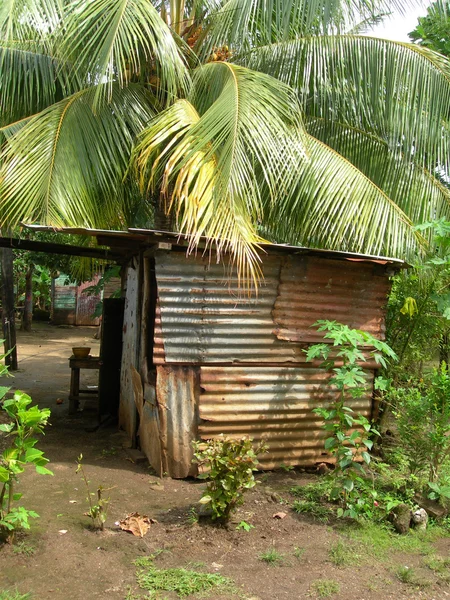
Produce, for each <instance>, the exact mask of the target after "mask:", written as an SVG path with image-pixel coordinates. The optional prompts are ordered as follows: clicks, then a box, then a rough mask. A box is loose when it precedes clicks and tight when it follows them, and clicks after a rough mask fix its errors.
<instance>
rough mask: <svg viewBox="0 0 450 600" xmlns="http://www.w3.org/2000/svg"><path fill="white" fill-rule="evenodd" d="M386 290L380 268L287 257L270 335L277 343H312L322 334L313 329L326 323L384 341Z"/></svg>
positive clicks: (368, 264) (387, 284)
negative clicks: (283, 341)
mask: <svg viewBox="0 0 450 600" xmlns="http://www.w3.org/2000/svg"><path fill="white" fill-rule="evenodd" d="M389 289H390V283H389V280H388V278H387V276H386V275H385V273H384V269H383V267H379V266H378V265H374V264H373V263H365V262H355V261H348V260H343V261H336V260H330V259H321V258H316V257H295V256H293V257H289V258H287V259H286V261H285V263H284V265H283V267H282V269H281V274H280V285H279V289H278V296H277V299H276V302H275V306H274V309H273V311H272V316H273V320H274V323H275V325H276V327H275V328H274V333H275V335H276V336H277V337H278V338H279V339H281V340H287V341H291V342H308V343H315V342H318V341H321V340H322V339H323V334H322V333H319V332H317V331H316V330H314V329H311V325H312V324H313V323H315V322H316V321H317V320H319V319H329V320H336V321H339V322H341V323H344V324H346V325H348V326H349V327H352V328H356V329H364V330H365V331H368V332H369V333H371V334H372V335H373V336H375V337H376V338H378V339H384V310H383V307H384V305H385V304H386V301H387V294H388V291H389Z"/></svg>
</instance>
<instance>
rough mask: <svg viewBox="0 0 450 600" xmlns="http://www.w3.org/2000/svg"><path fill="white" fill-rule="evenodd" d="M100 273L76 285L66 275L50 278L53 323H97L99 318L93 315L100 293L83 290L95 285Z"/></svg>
mask: <svg viewBox="0 0 450 600" xmlns="http://www.w3.org/2000/svg"><path fill="white" fill-rule="evenodd" d="M99 279H100V275H95V276H94V278H93V279H92V281H86V282H85V283H81V284H79V285H77V284H76V283H71V282H70V281H69V279H68V276H67V275H64V274H62V275H60V276H59V277H57V278H56V279H53V280H52V291H51V293H52V310H51V320H52V323H53V324H54V325H98V324H99V319H98V318H97V317H93V316H92V315H93V313H94V311H95V308H96V306H97V304H98V303H99V302H100V300H101V296H100V295H88V294H86V293H85V292H84V290H85V289H86V288H88V287H90V286H92V285H96V284H97V283H98V280H99Z"/></svg>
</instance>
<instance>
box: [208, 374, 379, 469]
mask: <svg viewBox="0 0 450 600" xmlns="http://www.w3.org/2000/svg"><path fill="white" fill-rule="evenodd" d="M329 377H330V374H329V373H327V372H326V371H324V370H323V369H316V368H308V367H301V368H298V367H280V366H279V367H264V366H261V367H256V366H255V367H253V366H249V367H219V366H214V367H209V366H203V367H201V369H200V389H201V393H200V419H201V421H200V426H199V434H200V436H201V438H203V439H208V438H212V437H215V436H218V435H220V434H224V435H226V436H235V437H242V436H249V437H252V438H253V439H255V440H260V439H265V440H266V442H267V444H268V446H269V452H268V453H267V454H264V455H262V456H261V457H260V458H261V464H262V466H263V467H264V468H266V469H269V468H270V469H271V468H275V467H277V466H280V464H285V465H298V464H301V465H304V464H313V463H316V462H318V461H321V460H330V456H329V455H328V454H327V453H326V452H325V450H324V447H323V443H324V437H326V433H325V432H324V431H323V430H322V429H321V427H320V426H321V424H322V420H321V419H320V417H318V416H317V415H315V414H314V413H313V412H312V411H313V409H314V408H316V407H318V406H323V405H324V404H327V403H328V402H331V401H332V400H333V398H334V394H333V392H332V390H331V389H330V386H329V384H328V380H329ZM367 379H368V391H367V393H366V395H365V396H364V397H363V398H361V399H357V400H355V399H351V398H349V399H348V401H347V404H348V405H349V406H351V408H353V409H354V410H355V412H358V413H359V414H363V415H365V416H367V417H369V416H370V411H371V406H372V399H371V391H372V383H373V373H372V372H370V371H369V372H367Z"/></svg>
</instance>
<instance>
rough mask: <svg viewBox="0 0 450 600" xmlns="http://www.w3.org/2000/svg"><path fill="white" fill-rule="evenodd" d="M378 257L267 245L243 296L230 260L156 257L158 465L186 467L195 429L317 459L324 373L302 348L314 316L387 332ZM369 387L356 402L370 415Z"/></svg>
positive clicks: (268, 462)
mask: <svg viewBox="0 0 450 600" xmlns="http://www.w3.org/2000/svg"><path fill="white" fill-rule="evenodd" d="M385 268H386V267H385V266H383V265H381V264H377V263H376V261H357V260H345V259H342V260H332V259H330V258H327V257H323V258H322V257H316V256H308V255H306V256H305V255H299V256H282V255H270V256H265V257H264V261H263V270H264V278H265V280H264V282H263V284H262V285H261V287H260V289H259V294H258V297H257V299H255V298H253V299H252V300H248V299H247V298H246V297H243V296H242V292H241V290H240V289H239V287H238V282H237V279H236V278H234V279H233V278H231V280H230V279H229V277H228V271H227V266H225V267H224V266H223V265H221V264H220V265H218V264H214V263H210V262H209V260H208V258H204V257H196V258H186V256H185V254H184V253H178V252H159V253H157V254H156V256H155V270H156V281H157V296H158V297H157V305H156V318H155V332H154V347H153V363H154V364H155V365H156V369H157V373H156V402H157V405H158V410H159V431H160V438H161V450H162V462H163V464H164V466H163V468H164V470H165V471H167V472H168V473H169V474H170V475H172V476H174V477H185V476H187V475H188V474H191V473H192V467H191V465H190V460H191V456H192V450H191V448H190V443H191V441H192V439H195V437H196V435H199V436H200V437H203V438H208V437H211V436H216V435H220V434H221V433H223V434H225V435H230V436H233V435H234V436H242V435H249V436H251V437H254V438H255V439H259V438H262V437H264V438H265V439H266V440H267V442H268V445H269V449H270V450H269V453H268V454H267V455H265V456H264V457H263V458H262V460H263V465H264V467H265V468H273V467H276V466H279V465H280V464H283V463H284V464H293V465H294V464H308V463H314V462H317V461H320V460H323V459H324V450H323V436H324V432H323V430H322V429H321V428H320V425H321V422H320V419H318V418H317V416H316V415H315V414H314V413H313V412H312V410H313V408H315V407H316V406H317V405H318V404H319V403H324V402H325V403H326V402H329V401H330V400H331V399H332V393H331V392H330V388H329V385H328V383H327V382H328V378H329V374H328V373H326V372H325V371H323V370H322V369H320V368H317V367H318V365H317V364H310V363H306V362H305V354H304V352H303V349H304V348H305V347H306V346H307V345H308V344H309V343H314V342H316V341H318V340H321V339H322V337H321V335H320V334H318V333H317V332H316V331H315V330H314V329H311V325H312V324H313V323H314V322H315V321H316V320H318V319H330V320H332V319H335V320H338V321H341V322H343V323H346V324H348V325H349V326H351V327H356V328H359V329H365V330H367V331H370V332H371V333H372V334H373V335H375V336H376V337H378V338H383V337H384V328H383V308H382V307H383V304H384V303H385V301H386V296H387V293H388V290H389V281H388V277H387V275H386V272H385ZM367 367H368V369H369V370H368V371H367V377H368V380H369V382H370V383H369V391H368V393H367V395H366V396H365V397H364V398H362V399H360V400H358V401H353V405H354V408H355V409H356V410H357V411H358V412H360V413H362V414H365V415H366V416H369V415H370V412H371V407H372V397H371V382H372V380H373V371H371V370H370V369H373V364H369V363H368V364H367Z"/></svg>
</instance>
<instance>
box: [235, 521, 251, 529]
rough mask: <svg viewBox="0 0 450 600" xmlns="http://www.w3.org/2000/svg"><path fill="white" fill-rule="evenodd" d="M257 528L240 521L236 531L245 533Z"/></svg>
mask: <svg viewBox="0 0 450 600" xmlns="http://www.w3.org/2000/svg"><path fill="white" fill-rule="evenodd" d="M254 528H255V526H254V525H251V524H250V523H247V521H240V522H239V523H238V524H237V525H236V529H237V531H240V530H243V531H251V530H252V529H254Z"/></svg>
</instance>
